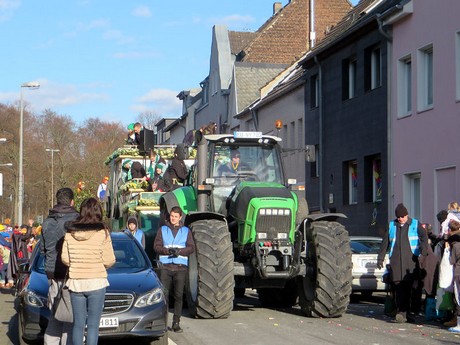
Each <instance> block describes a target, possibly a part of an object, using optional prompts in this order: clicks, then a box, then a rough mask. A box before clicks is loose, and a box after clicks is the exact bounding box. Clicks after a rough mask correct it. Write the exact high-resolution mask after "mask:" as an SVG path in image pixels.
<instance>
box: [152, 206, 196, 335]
mask: <svg viewBox="0 0 460 345" xmlns="http://www.w3.org/2000/svg"><path fill="white" fill-rule="evenodd" d="M182 214H183V212H182V209H181V208H180V207H178V206H174V207H173V208H171V211H170V212H169V222H168V221H166V224H165V225H163V226H161V227H160V229H158V232H157V235H156V237H155V241H154V243H153V248H154V250H155V252H156V253H157V254H158V256H159V260H160V264H161V270H160V280H161V283H162V284H163V285H164V287H165V290H166V292H165V294H166V296H167V297H168V298H169V292H170V291H171V285H173V287H174V292H173V295H174V316H173V322H172V330H173V331H174V332H177V333H180V332H182V328H181V327H180V317H181V315H182V304H183V295H184V288H185V281H186V277H187V272H188V257H189V255H190V254H192V253H193V252H194V251H195V243H194V241H193V237H192V232H191V231H190V229H189V228H188V227H186V226H184V223H183V222H182V220H181V219H182Z"/></svg>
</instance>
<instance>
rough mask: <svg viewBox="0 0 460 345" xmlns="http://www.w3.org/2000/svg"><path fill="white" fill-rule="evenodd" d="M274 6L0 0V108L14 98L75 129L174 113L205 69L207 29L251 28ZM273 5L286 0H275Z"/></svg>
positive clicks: (250, 0)
mask: <svg viewBox="0 0 460 345" xmlns="http://www.w3.org/2000/svg"><path fill="white" fill-rule="evenodd" d="M274 2H275V1H274V0H246V1H242V0H232V1H216V0H199V1H190V0H188V1H164V0H163V1H155V0H153V1H152V0H150V1H147V0H140V1H113V0H111V1H109V0H46V1H37V0H22V1H21V0H0V37H1V43H2V54H1V55H0V103H4V104H16V103H17V102H18V101H19V98H20V85H21V84H22V83H25V82H29V81H38V82H39V83H40V85H41V87H40V89H38V90H28V89H24V90H23V92H24V93H23V96H24V101H25V102H27V105H28V106H29V107H31V109H32V110H33V111H34V112H36V113H40V112H41V111H43V110H44V109H51V110H53V111H55V112H57V113H58V114H61V115H67V116H69V117H71V118H72V119H73V120H74V121H75V122H76V123H77V124H81V123H82V122H83V121H84V120H85V119H88V118H90V117H93V118H94V117H97V118H99V119H101V120H103V121H116V122H120V123H122V124H128V123H131V122H133V121H134V120H135V118H136V116H137V114H139V113H141V112H143V111H152V112H155V113H158V114H160V115H162V116H163V117H171V118H177V117H178V116H180V115H181V103H180V101H179V100H178V99H177V98H176V95H177V94H178V93H179V92H180V91H182V90H187V89H190V88H196V87H199V83H200V82H201V81H202V80H203V79H204V78H205V77H206V76H207V74H208V72H209V55H210V49H211V34H212V32H211V31H212V27H213V25H215V24H225V25H227V27H228V28H229V29H230V30H237V31H254V30H257V29H258V28H259V27H260V26H261V25H262V24H263V23H264V22H265V21H266V20H267V19H268V18H269V17H270V16H271V15H272V12H273V3H274ZM281 2H282V4H283V6H284V5H286V4H287V2H288V1H287V0H284V1H281Z"/></svg>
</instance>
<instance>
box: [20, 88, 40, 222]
mask: <svg viewBox="0 0 460 345" xmlns="http://www.w3.org/2000/svg"><path fill="white" fill-rule="evenodd" d="M25 87H26V88H30V89H38V88H39V87H40V84H39V83H37V82H34V81H31V82H28V83H24V84H21V102H20V109H19V113H20V114H19V186H18V194H19V195H18V212H17V218H16V223H17V224H22V204H23V200H24V176H23V172H22V170H23V169H22V168H23V155H24V152H23V151H24V100H23V98H24V97H23V95H22V94H23V92H22V89H23V88H25Z"/></svg>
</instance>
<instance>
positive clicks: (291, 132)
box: [289, 121, 295, 149]
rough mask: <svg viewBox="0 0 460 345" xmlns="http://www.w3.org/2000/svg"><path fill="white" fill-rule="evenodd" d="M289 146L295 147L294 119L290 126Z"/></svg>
mask: <svg viewBox="0 0 460 345" xmlns="http://www.w3.org/2000/svg"><path fill="white" fill-rule="evenodd" d="M289 147H290V148H291V149H294V148H295V122H294V121H292V122H291V125H290V126H289Z"/></svg>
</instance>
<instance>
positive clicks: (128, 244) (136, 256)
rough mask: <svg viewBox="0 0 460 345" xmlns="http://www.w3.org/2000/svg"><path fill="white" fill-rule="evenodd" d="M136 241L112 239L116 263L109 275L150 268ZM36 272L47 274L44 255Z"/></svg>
mask: <svg viewBox="0 0 460 345" xmlns="http://www.w3.org/2000/svg"><path fill="white" fill-rule="evenodd" d="M135 241H136V240H127V239H112V245H113V251H114V253H115V259H116V262H115V264H114V265H113V266H112V267H110V268H109V269H108V272H109V274H110V273H133V272H139V271H142V270H145V269H147V268H148V267H149V263H148V262H147V260H146V258H145V256H144V254H143V253H142V251H141V249H140V248H139V247H138V245H137V244H136V242H135ZM34 270H35V271H37V272H39V273H42V274H45V256H44V255H43V254H41V255H38V257H37V259H36V260H35V262H34Z"/></svg>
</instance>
